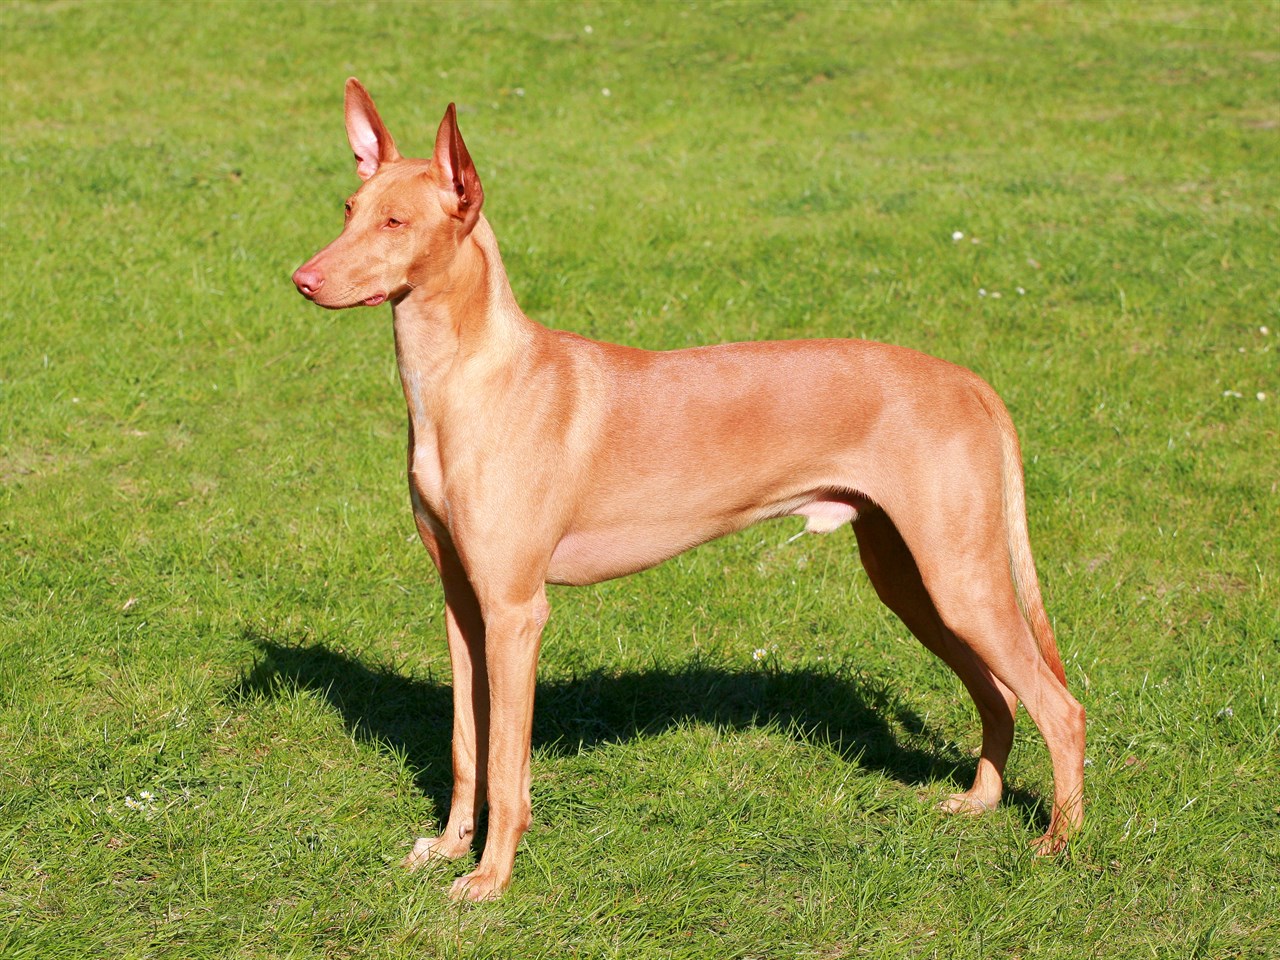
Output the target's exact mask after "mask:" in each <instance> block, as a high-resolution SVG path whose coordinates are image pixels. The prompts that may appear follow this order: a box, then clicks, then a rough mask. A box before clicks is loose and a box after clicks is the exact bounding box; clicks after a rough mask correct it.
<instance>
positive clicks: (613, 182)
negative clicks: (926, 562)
mask: <svg viewBox="0 0 1280 960" xmlns="http://www.w3.org/2000/svg"><path fill="white" fill-rule="evenodd" d="M349 75H356V76H358V77H360V79H361V80H362V81H363V82H364V83H365V84H366V85H367V86H368V88H369V89H370V91H371V93H372V94H373V96H374V98H375V99H376V100H377V101H378V104H379V106H380V107H381V109H382V113H383V117H384V119H385V120H386V121H387V123H388V125H389V126H390V128H391V130H392V131H393V133H394V134H395V136H396V138H397V141H398V143H399V145H400V147H401V149H402V150H403V151H404V152H406V153H408V154H410V155H419V156H420V155H425V154H426V153H427V152H428V151H429V149H430V146H431V143H432V138H433V137H434V133H435V129H436V125H437V124H438V123H439V120H440V117H441V115H442V113H443V111H444V108H445V106H446V105H447V104H448V103H449V102H450V101H456V102H457V104H458V110H459V123H460V126H461V128H462V131H463V134H464V135H465V137H466V140H467V144H468V146H469V148H470V152H471V154H472V156H473V157H474V158H475V162H476V165H477V167H478V169H479V172H480V176H481V178H482V179H483V181H484V185H485V194H486V214H487V216H488V218H489V220H490V222H491V223H492V224H493V227H494V229H495V231H496V232H497V235H498V237H499V241H500V242H501V244H502V246H503V252H504V257H505V260H506V265H507V269H508V271H509V273H510V275H511V279H512V284H513V287H514V289H515V292H516V295H517V297H518V298H519V300H520V301H521V304H522V306H523V307H524V309H525V311H526V312H527V313H528V314H529V315H530V316H532V317H533V318H534V319H536V320H538V321H540V322H542V323H544V324H547V325H549V326H553V327H559V328H563V329H568V330H573V331H576V332H579V333H582V334H585V335H588V336H593V337H599V338H603V339H610V340H615V341H619V342H624V343H628V344H631V345H635V346H642V347H648V348H654V349H664V348H672V347H680V346H686V345H690V344H698V343H709V342H717V341H726V340H741V339H763V338H772V337H799V336H856V337H865V338H871V339H879V340H886V341H890V342H893V343H898V344H902V345H905V346H910V347H914V348H917V349H921V350H924V351H926V352H929V353H934V354H937V355H939V356H942V357H945V358H947V359H950V360H953V361H956V362H958V363H961V364H963V365H965V366H968V367H971V368H972V369H974V370H976V371H977V372H979V373H981V374H982V375H983V376H984V377H986V378H987V379H988V380H989V381H991V383H992V384H993V385H994V386H995V387H996V388H997V390H999V391H1000V393H1001V394H1002V395H1003V396H1004V398H1005V400H1006V402H1007V404H1008V406H1009V408H1010V410H1011V412H1012V414H1013V417H1014V420H1015V421H1016V422H1017V424H1018V425H1019V429H1020V431H1021V436H1022V439H1023V448H1024V455H1025V460H1026V471H1027V495H1028V507H1029V514H1030V518H1031V535H1032V542H1033V545H1034V546H1035V549H1036V558H1037V562H1038V566H1039V570H1040V576H1041V580H1042V584H1043V587H1044V591H1045V596H1046V600H1047V603H1048V607H1049V611H1050V614H1051V616H1052V617H1053V619H1054V622H1055V625H1056V628H1057V632H1058V638H1059V644H1060V647H1061V649H1062V652H1063V657H1064V661H1065V663H1066V668H1067V674H1068V680H1069V683H1070V685H1071V688H1072V690H1073V692H1074V694H1075V696H1076V697H1078V698H1079V699H1080V700H1081V702H1083V703H1084V705H1085V707H1086V708H1087V710H1088V716H1089V742H1088V754H1087V756H1088V759H1087V761H1086V763H1087V769H1086V776H1087V781H1086V789H1087V800H1088V806H1087V812H1086V824H1085V827H1084V829H1083V831H1082V833H1081V834H1080V835H1079V836H1078V838H1077V839H1076V841H1075V842H1074V843H1073V845H1072V847H1071V848H1070V850H1069V851H1068V852H1067V853H1066V854H1064V855H1062V856H1060V857H1058V858H1055V859H1052V860H1048V861H1045V860H1039V859H1037V858H1035V857H1033V856H1031V854H1030V852H1029V850H1028V844H1029V841H1030V840H1031V839H1032V838H1033V837H1035V836H1036V835H1037V834H1038V833H1039V832H1040V831H1041V830H1043V828H1044V824H1045V822H1046V820H1047V808H1046V803H1047V800H1048V798H1049V796H1050V788H1051V777H1050V771H1049V761H1048V756H1047V753H1046V752H1045V750H1044V745H1043V743H1042V742H1041V741H1040V740H1039V738H1038V735H1037V734H1036V732H1035V730H1034V728H1033V725H1032V724H1031V723H1030V721H1029V719H1028V718H1027V716H1026V714H1025V712H1023V713H1022V714H1021V716H1020V719H1019V726H1018V731H1019V734H1018V740H1017V743H1016V744H1015V748H1014V754H1013V757H1012V759H1011V762H1010V766H1009V771H1008V790H1007V802H1006V804H1005V805H1004V806H1002V808H1001V809H1000V810H999V811H997V812H995V813H992V814H990V815H988V816H986V817H982V818H948V817H946V816H944V815H942V814H940V813H938V812H936V810H935V809H934V808H935V806H936V803H937V801H938V800H939V799H941V798H942V797H943V796H945V795H946V794H947V793H949V792H951V791H954V790H956V789H958V788H959V789H963V788H964V787H966V786H967V785H968V782H969V780H970V779H971V778H972V776H973V771H974V767H975V763H976V759H975V757H976V748H977V746H978V743H979V724H978V719H977V716H976V714H975V713H974V710H973V708H972V705H971V702H970V701H969V699H968V697H967V695H966V694H965V693H964V690H963V688H962V687H961V686H960V684H959V682H958V681H957V680H956V679H955V677H954V676H953V675H952V674H951V673H950V671H948V670H947V669H946V667H945V666H943V665H942V664H941V662H939V661H937V660H936V659H934V658H933V657H932V656H931V655H929V654H928V653H927V652H926V651H925V650H924V649H923V648H922V647H920V645H919V644H918V643H917V642H916V641H915V640H914V639H912V638H911V637H910V636H909V634H908V633H907V632H906V630H905V628H903V627H902V625H901V624H900V623H898V622H897V621H896V620H895V619H894V617H893V616H892V615H891V614H889V613H888V612H887V611H886V610H885V609H883V608H882V607H881V606H880V605H879V603H878V602H877V600H876V599H875V596H874V594H873V592H872V590H871V588H870V585H869V584H868V583H867V580H866V577H865V575H864V574H863V573H862V571H861V567H860V564H859V563H858V558H857V548H856V544H855V543H854V538H853V536H852V534H851V533H850V532H849V531H848V530H843V531H838V532H837V533H835V534H832V535H830V536H828V537H805V538H802V539H799V540H796V541H795V542H790V538H791V537H792V535H793V534H795V533H796V532H797V531H798V530H799V529H801V526H802V524H801V521H799V520H789V521H785V522H784V521H778V522H775V523H772V524H766V525H763V526H760V527H756V528H753V529H751V530H748V531H746V532H744V533H742V534H738V535H736V536H734V537H730V538H728V539H726V540H722V541H718V542H716V543H714V544H710V545H707V546H705V547H702V548H700V549H698V550H696V551H694V552H692V553H689V554H686V555H684V556H682V557H680V558H678V559H676V560H674V561H672V562H670V563H668V564H666V565H664V566H662V567H659V568H657V569H654V570H652V571H649V572H646V573H644V574H641V575H638V576H635V577H632V578H629V579H625V580H620V581H615V582H610V583H605V584H601V585H599V586H596V587H590V588H579V589H554V590H553V591H552V592H551V603H552V608H553V613H552V619H551V623H550V626H549V627H548V630H547V634H546V637H545V641H544V645H543V655H542V661H541V667H540V681H539V687H538V706H537V713H536V720H535V729H534V761H533V798H534V818H535V824H534V828H533V830H532V831H531V832H530V833H529V834H528V836H527V837H526V839H525V841H524V843H523V844H522V846H521V852H520V854H519V856H518V858H517V861H516V876H515V881H514V882H513V884H512V886H511V888H510V890H509V891H508V893H507V895H506V896H505V898H504V899H502V900H499V901H497V902H493V903H486V904H480V905H467V906H464V905H457V904H452V903H450V902H449V901H448V900H447V899H446V897H445V890H447V888H448V886H449V884H450V882H451V881H452V879H453V878H454V877H455V876H457V875H458V874H460V873H461V872H463V871H464V870H466V869H469V864H468V863H463V864H455V865H449V866H441V867H438V868H435V869H431V870H428V871H425V872H421V873H417V874H407V873H404V872H403V871H401V870H400V869H399V868H398V866H397V861H398V860H399V859H400V858H401V857H402V856H403V855H404V854H405V853H406V852H407V850H408V848H409V845H410V844H411V843H412V841H413V839H414V838H415V837H417V836H419V835H422V834H425V833H429V832H430V831H431V830H432V829H433V828H435V827H436V826H437V825H438V824H439V823H440V822H441V821H442V818H443V815H444V813H445V811H446V803H447V800H448V785H449V779H450V770H449V760H448V757H449V744H448V737H449V723H450V720H449V717H450V702H449V696H450V694H449V665H448V656H447V653H446V649H445V645H444V640H443V624H442V607H443V602H442V597H441V592H440V589H439V587H438V585H437V583H436V581H435V576H434V573H433V571H432V568H431V564H430V560H429V558H428V557H427V555H426V553H425V551H424V550H423V549H422V547H421V544H420V543H418V542H417V538H416V534H415V532H414V528H413V522H412V518H411V514H410V510H409V505H408V497H407V494H406V490H405V482H404V477H403V470H404V429H405V427H404V423H405V409H404V399H403V395H402V394H401V392H400V387H399V383H398V379H397V376H396V372H395V361H394V355H393V350H392V338H391V325H390V310H389V308H386V307H382V308H378V309H375V310H361V311H347V312H342V313H329V312H326V311H321V310H319V309H317V308H315V307H314V306H311V305H309V304H307V303H306V302H304V301H303V300H302V298H301V297H299V296H298V294H297V293H296V291H295V290H294V289H293V286H292V284H291V283H290V282H289V275H290V273H291V272H292V270H293V269H294V268H296V267H297V266H298V265H299V264H300V263H301V262H302V261H303V260H304V259H306V258H307V257H308V256H309V255H310V254H311V253H312V252H314V251H315V250H316V249H318V248H319V247H320V246H321V245H323V244H324V243H326V242H328V240H329V239H331V238H332V237H333V236H334V235H336V233H337V231H338V229H339V228H340V225H341V222H342V201H343V199H344V198H345V197H346V196H347V194H348V193H350V192H351V191H352V190H353V189H354V187H355V186H356V184H357V183H358V181H357V180H356V178H355V176H354V169H353V163H352V161H351V157H350V151H349V149H348V147H347V144H346V138H345V135H344V130H343V121H342V113H341V108H342V87H343V82H344V81H345V79H346V78H347V76H349ZM0 79H2V80H3V87H4V91H5V96H4V98H3V100H2V101H0V145H2V149H0V172H2V173H3V175H4V181H5V189H4V197H3V199H2V200H0V233H2V235H3V249H4V267H3V271H2V272H0V583H3V584H4V591H3V594H2V596H3V600H4V603H3V605H2V606H0V751H3V754H4V757H5V760H4V763H3V764H2V765H0V956H3V957H5V958H6V960H8V958H13V960H20V958H32V960H35V958H41V960H61V958H79V957H85V958H88V957H120V958H166V960H169V958H172V960H204V958H213V957H236V958H240V957H249V958H284V957H294V958H308V957H326V958H328V957H361V958H363V957H395V958H400V957H406V956H415V957H493V958H503V960H507V958H526V957H527V958H536V957H548V958H550V957H555V958H561V957H581V958H597V957H617V958H650V957H652V958H658V957H662V958H689V960H692V958H705V957H715V958H721V957H724V958H743V960H745V958H791V957H796V958H800V957H811V958H822V960H833V958H843V957H850V958H852V957H890V958H894V957H934V956H937V957H974V958H979V957H982V958H986V957H1002V958H1015V957H1016V958H1033V957H1034V958H1051V957H1052V958H1083V957H1099V958H1113V957H1143V958H1147V957H1159V958H1171V960H1172V958H1179V960H1181V958H1188V957H1202V958H1221V957H1239V958H1262V957H1268V956H1270V957H1274V956H1275V955H1276V953H1275V950H1276V947H1275V944H1276V943H1277V942H1280V920H1278V919H1277V918H1278V917H1280V787H1278V784H1280V687H1278V686H1277V678H1278V677H1280V613H1278V612H1277V611H1278V610H1280V595H1278V589H1277V576H1278V574H1280V547H1278V546H1277V543H1278V542H1280V536H1278V531H1280V502H1278V496H1280V489H1278V487H1277V483H1278V482H1280V470H1278V468H1277V464H1278V463H1280V458H1278V457H1277V454H1276V451H1277V449H1280V363H1277V357H1276V352H1277V351H1276V348H1275V344H1276V343H1277V341H1278V340H1280V254H1278V253H1277V251H1280V7H1278V6H1277V4H1275V3H1253V4H1250V3H1222V2H1214V3H1202V4H1201V3H1178V4H1171V3H1144V4H1121V3H1116V4H1111V3H1102V2H1099V3H1089V4H1083V3H1081V4H1073V3H973V4H960V3H949V4H925V3H897V4H884V5H866V6H864V5H848V4H840V5H835V4H822V5H818V4H811V5H796V4H773V3H770V4H744V3H737V4H730V3H697V4H660V5H639V4H636V5H631V4H603V3H600V4H583V5H556V4H550V3H544V4H506V3H494V4H465V5H464V4H457V5H447V4H433V5H426V4H413V5H409V4H397V5H390V4H388V5H384V4H376V3H360V4H346V3H260V4H252V5H250V4H247V3H246V4H237V3H206V4H196V3H183V4H160V3H135V4H112V3H83V4H81V3H53V2H50V3H28V2H9V3H6V4H5V5H4V6H0Z"/></svg>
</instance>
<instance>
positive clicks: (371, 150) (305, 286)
mask: <svg viewBox="0 0 1280 960" xmlns="http://www.w3.org/2000/svg"><path fill="white" fill-rule="evenodd" d="M346 120H347V139H348V140H349V141H350V143H351V150H352V152H353V153H354V154H355V158H356V173H357V174H358V175H359V177H360V179H361V180H363V181H364V185H363V186H361V187H360V189H359V190H357V191H356V192H355V193H354V194H352V196H351V197H350V198H349V199H348V200H347V202H346V223H345V225H344V226H343V228H342V233H341V234H339V235H338V237H337V239H336V240H334V241H333V242H332V243H330V244H329V245H328V246H327V247H325V248H324V249H323V250H321V251H320V252H319V253H317V254H316V255H315V256H313V257H312V258H311V259H310V260H308V261H307V262H306V263H304V264H303V265H302V266H301V267H299V268H298V269H297V270H296V271H295V272H294V274H293V282H294V284H295V285H296V286H297V288H298V291H299V292H300V293H301V294H302V295H303V296H304V297H306V298H307V299H308V300H311V301H313V302H314V303H318V304H319V305H320V306H322V307H328V308H329V309H331V310H338V309H342V308H344V307H357V306H361V305H364V306H377V305H378V304H380V303H385V302H386V301H388V300H390V301H395V300H398V299H399V298H401V297H403V296H405V295H406V294H407V293H409V291H410V290H413V289H414V288H415V287H420V286H428V285H429V284H430V283H431V281H432V279H433V278H443V277H444V276H445V275H446V274H447V272H448V269H449V266H450V264H451V263H452V262H453V259H454V257H455V256H456V255H457V252H458V248H459V245H460V244H461V243H462V241H463V240H464V239H465V238H466V236H467V235H468V234H469V233H470V232H471V230H472V228H473V227H475V225H476V222H477V220H478V219H479V217H480V207H481V205H482V204H483V203H484V190H483V189H482V188H481V186H480V178H479V176H477V175H476V168H475V165H474V164H473V163H472V162H471V155H470V154H469V153H468V152H467V147H466V144H464V143H463V142H462V134H461V133H459V132H458V118H457V111H456V110H455V109H454V105H453V104H452V103H451V104H449V109H448V110H446V111H445V114H444V119H443V120H442V121H441V122H440V130H439V132H438V133H437V134H436V146H435V151H434V152H433V153H432V155H431V159H430V160H414V159H409V158H405V157H402V156H400V152H399V151H398V150H397V149H396V144H395V141H394V140H393V139H392V138H391V134H390V133H389V132H388V131H387V128H386V126H385V125H384V124H383V122H382V118H381V117H380V116H378V110H377V108H376V107H375V106H374V105H373V99H372V98H371V97H370V96H369V93H368V91H367V90H365V88H364V87H363V86H362V85H361V83H360V81H359V80H357V79H355V78H354V77H352V78H351V79H349V80H348V81H347V94H346Z"/></svg>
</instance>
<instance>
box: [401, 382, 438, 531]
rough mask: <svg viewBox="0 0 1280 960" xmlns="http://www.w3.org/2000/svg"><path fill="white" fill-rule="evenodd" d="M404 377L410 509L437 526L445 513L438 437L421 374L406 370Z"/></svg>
mask: <svg viewBox="0 0 1280 960" xmlns="http://www.w3.org/2000/svg"><path fill="white" fill-rule="evenodd" d="M403 380H404V395H405V401H406V402H407V405H408V408H409V494H410V499H411V500H412V502H413V512H414V514H415V515H416V516H417V517H418V518H419V519H420V520H423V521H425V522H426V523H427V524H428V525H430V526H432V527H437V526H438V525H439V524H440V523H441V522H442V521H444V520H445V519H446V518H447V516H448V504H447V503H446V502H445V496H444V471H443V469H442V467H441V464H440V438H439V434H438V432H437V430H436V426H435V423H434V422H433V421H432V420H431V419H430V417H429V416H428V415H427V404H426V400H425V397H424V395H423V392H422V390H423V388H422V379H421V377H420V376H419V375H418V374H417V373H414V372H408V373H407V374H405V376H404V377H403Z"/></svg>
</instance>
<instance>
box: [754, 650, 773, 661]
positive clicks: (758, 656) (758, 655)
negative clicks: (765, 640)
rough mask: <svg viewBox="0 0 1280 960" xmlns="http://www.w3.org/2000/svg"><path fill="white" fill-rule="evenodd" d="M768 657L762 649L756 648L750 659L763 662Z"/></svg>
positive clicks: (766, 652) (766, 651) (767, 653)
mask: <svg viewBox="0 0 1280 960" xmlns="http://www.w3.org/2000/svg"><path fill="white" fill-rule="evenodd" d="M768 655H769V651H768V650H766V649H765V648H764V647H756V648H755V650H753V651H752V652H751V659H752V660H756V661H760V660H763V659H764V658H765V657H767V656H768Z"/></svg>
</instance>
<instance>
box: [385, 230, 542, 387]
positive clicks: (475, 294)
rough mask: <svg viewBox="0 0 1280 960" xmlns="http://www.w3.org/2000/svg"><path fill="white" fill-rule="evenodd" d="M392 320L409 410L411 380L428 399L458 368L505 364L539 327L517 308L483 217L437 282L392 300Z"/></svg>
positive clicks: (532, 336)
mask: <svg viewBox="0 0 1280 960" xmlns="http://www.w3.org/2000/svg"><path fill="white" fill-rule="evenodd" d="M392 317H393V319H394V325H395V338H396V361H397V363H398V365H399V368H400V378H401V380H402V382H404V384H405V391H406V396H407V398H408V399H409V402H410V409H411V412H412V408H413V405H414V398H413V397H412V396H409V384H410V382H411V381H412V382H414V383H417V384H419V387H418V390H419V391H426V392H428V393H431V392H435V391H438V390H440V389H443V388H444V387H445V384H446V381H447V379H448V377H449V376H450V375H451V374H452V373H455V372H460V371H461V370H462V369H463V368H468V369H475V368H476V367H477V366H480V367H488V368H493V367H498V366H503V365H506V364H509V363H510V362H511V361H512V360H513V359H514V358H515V357H517V356H519V355H520V354H521V353H522V352H524V350H525V349H526V348H527V346H528V344H529V343H530V341H531V340H532V339H533V338H534V337H535V336H536V335H537V331H538V329H539V327H538V325H537V324H535V323H534V322H533V321H532V320H530V319H529V318H528V317H526V316H525V315H524V313H523V312H521V310H520V307H519V305H518V304H517V303H516V298H515V295H514V294H513V293H512V292H511V285H510V283H509V282H508V280H507V272H506V269H505V268H504V267H503V265H502V255H501V254H500V253H499V251H498V240H497V238H496V237H495V236H494V234H493V230H492V229H491V228H490V226H489V223H488V221H487V220H486V219H485V218H484V217H483V216H481V217H480V219H479V220H478V221H477V222H476V225H475V227H474V228H473V229H472V230H471V232H470V233H469V234H468V235H467V236H466V237H465V238H463V240H462V243H461V244H460V245H459V247H458V252H457V255H456V256H455V257H454V259H453V262H452V263H451V264H450V265H449V268H448V269H447V270H446V271H444V273H443V274H442V275H441V276H440V278H439V279H438V280H433V282H431V283H430V284H424V285H421V286H418V287H415V288H413V289H412V290H410V291H409V292H408V293H407V294H406V295H405V296H403V297H401V298H400V299H399V300H397V301H396V302H395V303H394V304H393V306H392Z"/></svg>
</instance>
